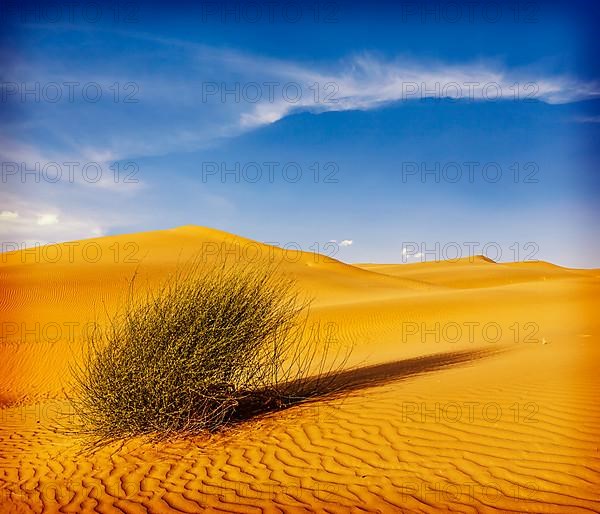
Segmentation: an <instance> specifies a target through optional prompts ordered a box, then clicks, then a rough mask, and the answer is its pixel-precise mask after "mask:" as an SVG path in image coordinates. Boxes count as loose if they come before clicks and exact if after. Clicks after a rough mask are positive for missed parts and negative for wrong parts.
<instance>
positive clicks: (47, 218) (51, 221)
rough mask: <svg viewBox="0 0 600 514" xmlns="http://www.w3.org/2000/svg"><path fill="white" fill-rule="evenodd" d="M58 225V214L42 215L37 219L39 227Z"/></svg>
mask: <svg viewBox="0 0 600 514" xmlns="http://www.w3.org/2000/svg"><path fill="white" fill-rule="evenodd" d="M57 223H58V215H56V214H40V215H39V216H38V219H37V224H38V225H56V224H57Z"/></svg>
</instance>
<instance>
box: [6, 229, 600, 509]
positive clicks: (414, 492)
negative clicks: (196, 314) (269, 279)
mask: <svg viewBox="0 0 600 514" xmlns="http://www.w3.org/2000/svg"><path fill="white" fill-rule="evenodd" d="M90 242H91V243H93V244H97V245H98V246H99V247H100V248H101V258H100V259H98V260H97V262H89V261H90V259H87V261H86V259H83V258H82V257H81V255H80V254H81V252H79V253H77V252H75V254H74V255H73V257H72V258H71V257H66V258H65V257H64V255H63V257H62V258H61V259H58V260H57V261H56V262H49V259H48V258H47V257H48V255H46V259H42V258H40V259H38V262H33V254H30V255H29V261H27V258H26V257H27V256H24V255H23V254H22V253H19V252H14V253H12V254H9V255H4V256H2V257H4V258H3V260H2V263H1V264H0V280H1V281H2V287H3V296H2V299H1V300H0V301H1V302H2V305H1V309H2V311H1V312H2V320H3V327H4V331H5V332H4V334H3V335H4V336H5V337H4V341H3V343H4V344H2V346H0V397H1V398H2V400H3V401H4V405H5V406H4V408H2V409H1V411H0V413H1V416H2V423H1V424H0V426H1V428H0V505H1V507H0V511H1V512H59V511H60V512H197V511H202V510H207V511H210V512H282V511H285V512H306V511H321V512H445V511H447V512H540V513H547V512H550V513H552V512H556V513H563V512H564V513H567V512H568V513H571V512H574V513H577V512H598V511H600V496H599V494H598V491H600V455H599V451H598V441H600V407H599V406H598V401H597V398H598V396H599V395H600V390H599V389H600V381H599V379H598V378H597V377H598V372H597V363H598V362H599V358H600V339H599V333H600V331H599V329H600V327H599V324H600V322H599V320H598V318H597V312H598V311H599V307H600V305H599V304H600V300H599V299H600V295H599V293H600V280H599V279H598V274H599V273H598V271H597V270H569V269H565V268H560V267H558V266H554V265H551V264H548V263H543V262H539V263H515V264H497V263H493V262H487V261H485V260H483V259H478V260H476V261H475V262H464V261H463V262H455V263H451V262H447V263H435V264H414V265H367V264H365V265H360V267H358V266H349V265H346V264H343V263H340V262H338V261H335V260H333V259H329V258H326V257H322V256H315V255H313V254H310V253H300V252H298V253H295V252H288V253H287V254H284V252H283V251H282V250H279V249H276V248H273V247H268V246H264V245H260V244H259V243H255V242H253V241H250V240H247V239H243V238H239V237H237V236H233V235H231V234H227V233H224V232H219V231H215V230H211V229H205V228H201V227H181V228H178V229H174V230H168V231H158V232H149V233H142V234H134V235H126V236H117V237H108V238H100V239H97V240H90V241H89V242H88V243H90ZM128 243H129V244H132V245H133V246H129V247H128V248H124V246H125V245H126V244H128ZM84 244H86V242H78V244H76V245H75V249H76V250H77V248H78V247H79V248H82V247H83V245H84ZM115 245H116V246H115ZM215 245H216V246H215ZM117 248H120V249H125V250H128V251H130V252H131V251H132V248H133V249H135V251H136V253H135V254H130V256H134V257H135V259H133V262H126V261H125V260H124V257H123V254H122V253H121V254H119V258H115V253H114V252H115V250H116V249H117ZM215 248H223V249H225V250H229V251H230V252H237V256H236V254H235V253H231V255H232V256H234V258H236V259H238V260H241V261H243V262H244V259H248V258H249V255H251V254H249V253H248V252H249V251H250V249H255V251H258V258H260V259H265V258H266V259H271V258H274V259H275V260H277V261H279V262H280V266H281V268H282V269H283V270H285V271H286V272H288V273H291V274H293V275H294V276H296V277H297V278H298V281H299V285H300V286H301V288H302V289H303V290H304V291H306V293H307V294H308V295H311V296H313V297H314V298H315V302H314V306H313V309H312V313H311V318H312V321H314V322H315V324H316V326H318V327H324V326H328V327H329V328H330V329H331V330H329V329H328V331H327V334H328V335H327V338H325V339H324V342H323V344H328V345H330V346H331V347H338V346H339V347H344V348H345V347H347V346H350V345H352V347H353V353H352V355H351V358H350V360H349V362H348V367H347V368H346V369H344V370H340V373H339V375H338V376H337V377H336V381H337V384H338V385H339V386H340V387H341V388H342V391H341V393H340V394H339V395H337V396H334V397H323V398H320V399H318V400H317V401H315V402H311V403H309V404H305V405H297V406H295V407H292V408H290V409H288V410H286V411H283V412H278V413H272V414H270V415H268V416H265V417H263V418H261V419H256V420H253V421H251V422H249V423H246V424H243V425H239V426H238V427H237V428H236V429H235V430H233V431H231V432H229V433H227V434H224V435H222V436H217V437H214V438H212V439H210V440H206V439H203V438H200V437H198V438H193V439H188V440H184V441H173V442H169V443H161V444H160V445H157V446H149V445H147V444H143V442H142V441H138V440H134V441H130V442H129V443H128V444H127V445H126V446H125V447H123V448H120V447H118V446H113V447H110V448H105V449H103V450H101V451H99V452H98V453H96V454H94V455H92V456H87V457H86V458H82V457H81V456H80V455H78V454H77V452H78V451H79V450H80V448H81V446H80V442H79V441H78V440H77V439H76V438H74V437H72V436H69V435H67V434H65V433H64V431H61V430H59V426H63V427H64V426H67V427H68V425H69V416H68V414H69V412H70V409H69V404H68V401H67V400H66V399H65V393H67V392H68V364H69V362H70V361H73V359H77V355H78V349H79V345H80V341H79V339H78V337H77V335H78V330H79V328H80V326H79V325H77V324H78V323H79V324H82V323H85V322H86V321H89V320H92V319H94V317H95V316H98V310H99V309H100V310H102V309H107V310H110V309H114V308H116V306H117V304H118V301H119V298H120V297H121V296H122V292H123V288H124V287H125V286H126V284H127V282H128V280H129V278H130V276H131V274H132V273H133V272H134V271H135V270H136V269H137V270H138V273H139V277H140V279H141V280H142V281H148V283H149V284H150V285H151V284H153V283H155V282H156V281H159V280H160V279H161V278H163V277H165V276H166V275H167V274H168V273H169V272H170V271H171V270H173V269H174V268H175V267H176V266H177V263H178V262H182V260H183V261H184V260H185V259H186V258H188V257H189V256H191V255H193V254H198V253H199V252H200V253H201V255H203V257H205V258H206V260H207V261H208V260H211V259H217V258H220V257H222V255H223V254H222V253H221V254H220V253H219V252H218V251H215ZM113 249H115V250H113ZM256 249H258V250H256ZM90 251H91V250H90ZM230 258H231V257H230ZM65 259H66V260H65ZM250 260H252V259H250ZM138 261H139V262H138ZM100 318H101V316H100ZM23 323H26V324H28V325H27V328H28V330H29V336H28V337H27V334H24V331H23V329H22V328H18V327H19V326H21V324H23ZM35 323H39V324H40V326H42V325H44V324H45V325H50V324H52V323H56V324H58V325H63V326H64V324H65V323H74V324H75V325H74V328H73V334H74V336H73V337H68V336H69V333H68V332H67V331H66V330H65V329H64V328H63V329H62V331H61V332H60V334H59V336H58V337H57V333H56V332H53V333H50V332H47V333H44V332H43V331H42V330H41V329H40V330H38V331H36V329H35V328H33V329H32V328H31V327H32V325H35ZM15 326H17V328H16V331H15ZM6 327H9V328H10V331H9V332H10V333H9V334H7V333H6ZM6 336H9V337H6ZM23 340H24V341H23ZM15 403H16V404H15ZM11 404H12V405H11Z"/></svg>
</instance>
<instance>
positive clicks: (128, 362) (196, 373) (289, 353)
mask: <svg viewBox="0 0 600 514" xmlns="http://www.w3.org/2000/svg"><path fill="white" fill-rule="evenodd" d="M134 289H135V287H134V282H133V281H132V287H131V291H133V290H134ZM307 313H308V302H306V301H305V300H302V299H301V297H300V296H299V294H298V292H297V290H296V288H295V283H294V281H293V280H292V279H290V278H287V277H285V276H284V275H282V274H280V273H278V272H277V270H276V269H275V268H273V267H262V268H261V267H257V266H251V267H249V268H245V269H243V268H241V267H240V266H239V265H236V266H217V267H211V268H208V269H207V268H203V267H201V266H198V265H192V266H188V267H186V268H185V269H184V270H183V271H182V270H180V271H178V272H177V273H176V274H175V275H174V276H173V277H172V278H170V279H169V280H167V281H166V282H165V283H163V284H162V285H161V286H160V287H159V288H157V289H154V290H152V291H150V292H147V293H146V294H145V295H143V297H142V298H140V295H136V294H134V293H133V292H131V293H130V294H129V295H128V300H127V302H126V303H125V306H124V309H123V312H121V313H120V314H119V315H118V316H116V317H114V318H113V319H112V320H111V321H110V323H108V324H107V328H103V329H96V330H94V331H93V332H92V333H90V334H88V336H87V345H86V349H87V351H86V354H85V356H84V358H83V362H82V364H80V365H79V366H77V367H76V368H75V369H74V377H75V397H74V400H73V401H74V407H75V410H76V412H77V414H78V417H79V419H80V420H81V431H83V432H84V433H85V434H88V435H91V436H93V437H94V438H96V439H97V440H99V441H108V440H115V439H120V438H123V437H128V436H133V435H140V434H150V433H153V434H158V436H159V437H164V436H168V435H169V434H171V433H180V432H192V433H194V432H201V431H215V430H217V429H220V428H222V427H224V426H226V425H228V424H231V423H233V422H235V421H239V420H241V419H245V418H247V417H250V416H254V415H256V414H259V413H261V412H266V411H269V410H273V409H278V408H282V407H285V406H287V405H289V404H291V403H294V402H297V401H302V400H304V399H307V398H309V397H310V396H312V395H313V394H316V393H317V391H318V390H319V389H321V388H322V387H323V386H324V382H323V381H321V380H317V381H315V380H314V377H309V373H310V370H311V369H313V362H312V361H313V359H314V358H315V353H314V352H311V351H310V349H309V348H308V347H307V344H309V343H306V342H305V343H302V342H301V341H306V338H305V337H303V336H304V332H305V328H306V324H307ZM322 359H324V357H322ZM320 367H321V371H322V369H323V367H322V363H321V364H320ZM327 375H328V373H324V374H323V377H325V376H327Z"/></svg>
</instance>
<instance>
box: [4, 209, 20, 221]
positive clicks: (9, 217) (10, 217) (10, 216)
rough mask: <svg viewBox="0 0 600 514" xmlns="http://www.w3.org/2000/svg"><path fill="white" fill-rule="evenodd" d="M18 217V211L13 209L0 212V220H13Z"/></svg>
mask: <svg viewBox="0 0 600 514" xmlns="http://www.w3.org/2000/svg"><path fill="white" fill-rule="evenodd" d="M18 217H19V213H18V212H15V211H2V212H0V220H14V219H17V218H18Z"/></svg>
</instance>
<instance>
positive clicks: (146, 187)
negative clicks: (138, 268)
mask: <svg viewBox="0 0 600 514" xmlns="http://www.w3.org/2000/svg"><path fill="white" fill-rule="evenodd" d="M24 5H25V4H22V3H14V4H11V5H9V7H8V8H6V9H5V10H4V11H3V13H2V15H3V17H2V24H3V30H2V33H3V36H1V41H2V50H1V53H0V58H1V61H2V90H1V93H2V98H1V103H0V108H1V109H2V118H1V120H0V153H1V161H2V166H3V168H2V188H1V192H0V236H1V240H2V241H3V242H19V243H27V244H29V245H31V244H35V243H37V242H39V243H47V242H56V241H66V240H72V239H80V238H86V237H95V236H98V235H108V234H116V233H126V232H137V231H141V230H155V229H162V228H170V227H174V226H178V225H186V224H198V225H206V226H211V227H214V228H219V229H222V230H227V231H230V232H234V233H237V234H240V235H244V236H247V237H251V238H254V239H257V240H259V241H264V242H274V243H279V244H280V245H283V246H286V245H287V246H288V247H291V248H295V247H297V246H300V247H302V248H304V249H316V248H318V249H322V250H324V251H325V249H327V250H326V253H331V252H332V251H331V249H332V248H334V250H333V252H334V256H335V257H336V258H339V259H341V260H344V261H347V262H365V261H370V262H417V261H419V260H422V259H423V258H425V257H424V256H423V255H419V254H422V253H427V250H429V251H430V252H429V257H428V258H429V260H431V259H432V258H435V257H440V258H443V257H448V258H451V257H454V255H455V254H456V248H459V249H460V251H461V252H462V254H463V256H467V255H468V253H469V252H470V251H472V250H470V249H472V248H475V253H481V252H480V251H479V250H480V249H483V248H486V249H487V251H486V253H487V254H488V255H489V256H490V257H492V258H498V259H499V260H503V261H511V260H515V259H523V258H526V257H535V258H538V259H543V260H549V261H552V262H555V263H557V264H563V265H569V266H582V267H596V266H598V257H597V256H598V250H599V249H600V248H599V247H598V246H599V244H598V241H599V240H600V238H599V237H598V236H599V233H598V228H597V223H596V220H597V219H598V207H597V204H598V202H597V193H598V190H599V188H600V184H599V178H598V173H597V170H598V163H599V152H600V145H598V136H599V131H600V69H599V67H598V66H599V65H598V62H600V60H599V59H598V52H597V50H598V45H597V41H596V39H597V38H594V28H595V27H596V26H597V24H598V21H600V19H599V16H598V12H597V10H596V9H595V8H593V7H588V6H587V4H584V3H577V2H569V3H566V2H565V3H559V2H528V1H527V2H525V1H521V2H493V1H491V2H467V3H464V4H461V3H460V2H449V1H448V2H445V1H443V0H442V1H435V2H395V3H377V2H375V3H372V2H371V3H366V2H363V3H352V2H312V3H310V2H309V3H306V2H288V1H286V2H283V1H282V2H277V1H276V0H275V1H272V2H269V3H267V4H260V3H257V2H251V3H242V2H237V1H229V2H225V3H222V2H221V3H217V2H200V3H196V4H194V7H190V6H188V5H185V4H178V3H177V2H171V3H169V4H161V3H158V2H154V3H146V2H145V3H139V4H138V3H136V2H121V3H112V4H106V5H104V4H101V3H99V2H91V3H89V4H85V3H83V4H81V5H79V4H78V6H75V7H73V6H72V3H70V2H65V3H64V4H62V3H61V2H52V3H50V4H48V5H46V4H44V3H42V2H30V3H29V4H28V5H25V7H24ZM69 5H71V7H69ZM85 5H87V8H85V7H84V6H85ZM69 163H77V164H69ZM117 169H118V170H119V173H118V179H115V170H117ZM27 170H30V171H27ZM38 170H39V171H38ZM235 170H238V171H237V173H239V178H238V177H236V171H235ZM59 175H60V176H59ZM57 177H58V178H57ZM330 241H335V242H336V243H335V244H334V246H333V247H332V246H331V245H329V246H327V247H325V245H326V244H327V243H328V242H330ZM417 247H418V248H419V250H417V249H416V248H417ZM403 249H404V251H403ZM421 249H423V250H425V252H423V251H421ZM436 249H437V251H436ZM498 250H500V252H501V253H500V254H499V253H498Z"/></svg>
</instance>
